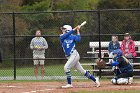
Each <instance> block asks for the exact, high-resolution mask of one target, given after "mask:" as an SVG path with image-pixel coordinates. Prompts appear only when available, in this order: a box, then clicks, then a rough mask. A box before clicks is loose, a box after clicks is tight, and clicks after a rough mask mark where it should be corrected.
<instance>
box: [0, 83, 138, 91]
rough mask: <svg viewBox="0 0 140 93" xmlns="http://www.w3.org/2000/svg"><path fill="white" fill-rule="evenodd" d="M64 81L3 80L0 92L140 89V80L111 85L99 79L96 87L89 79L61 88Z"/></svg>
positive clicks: (0, 84)
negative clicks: (71, 86)
mask: <svg viewBox="0 0 140 93" xmlns="http://www.w3.org/2000/svg"><path fill="white" fill-rule="evenodd" d="M65 84H66V83H65V82H62V81H61V82H54V81H53V82H4V83H0V93H74V92H78V91H89V92H90V91H123V90H124V91H125V90H140V81H137V82H134V83H133V84H131V85H112V84H111V82H110V81H101V87H99V88H97V87H96V86H95V84H94V83H93V82H91V81H85V82H83V81H82V82H81V81H77V82H76V81H75V82H73V86H74V87H73V88H69V89H62V88H61V86H62V85H65Z"/></svg>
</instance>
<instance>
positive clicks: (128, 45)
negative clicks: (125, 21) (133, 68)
mask: <svg viewBox="0 0 140 93" xmlns="http://www.w3.org/2000/svg"><path fill="white" fill-rule="evenodd" d="M121 50H122V52H123V55H124V56H125V57H127V58H128V59H129V58H130V59H129V62H130V63H133V59H131V58H133V57H136V56H137V54H136V52H135V42H134V41H133V40H132V38H131V36H130V34H129V33H125V36H124V40H123V41H122V44H121Z"/></svg>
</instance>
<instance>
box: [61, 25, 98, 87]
mask: <svg viewBox="0 0 140 93" xmlns="http://www.w3.org/2000/svg"><path fill="white" fill-rule="evenodd" d="M61 30H62V33H63V34H61V35H60V42H61V44H62V47H63V50H64V52H65V56H66V58H67V59H68V61H67V62H66V64H65V66H64V71H65V73H66V77H67V85H65V86H62V88H72V87H73V86H72V80H71V73H70V69H71V68H73V67H74V68H76V69H77V70H78V71H79V72H81V73H82V74H83V75H84V76H86V77H88V78H89V79H91V80H93V81H94V82H95V84H96V87H99V86H100V82H99V78H95V77H94V76H93V75H91V74H90V73H89V72H88V71H86V70H84V69H83V67H82V66H81V64H80V62H79V60H80V56H79V53H78V52H77V50H76V48H75V43H76V42H80V40H81V37H80V31H79V30H80V26H77V27H75V28H74V29H72V27H71V26H70V25H64V26H63V27H61ZM76 30H77V35H73V32H74V31H76Z"/></svg>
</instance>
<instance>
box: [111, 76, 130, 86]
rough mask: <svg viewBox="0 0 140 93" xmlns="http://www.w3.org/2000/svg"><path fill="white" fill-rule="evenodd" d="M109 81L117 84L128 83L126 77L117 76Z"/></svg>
mask: <svg viewBox="0 0 140 93" xmlns="http://www.w3.org/2000/svg"><path fill="white" fill-rule="evenodd" d="M111 82H112V84H115V85H116V84H118V85H120V84H128V79H127V78H118V79H115V78H113V79H112V80H111Z"/></svg>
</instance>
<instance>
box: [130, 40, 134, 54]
mask: <svg viewBox="0 0 140 93" xmlns="http://www.w3.org/2000/svg"><path fill="white" fill-rule="evenodd" d="M130 43H131V49H130V50H129V53H134V52H135V43H134V41H131V42H130Z"/></svg>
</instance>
